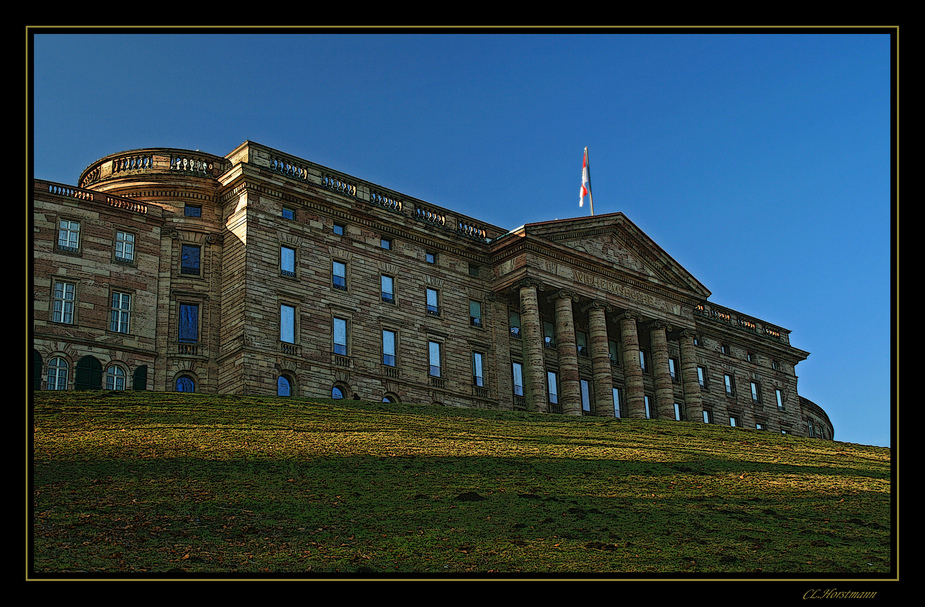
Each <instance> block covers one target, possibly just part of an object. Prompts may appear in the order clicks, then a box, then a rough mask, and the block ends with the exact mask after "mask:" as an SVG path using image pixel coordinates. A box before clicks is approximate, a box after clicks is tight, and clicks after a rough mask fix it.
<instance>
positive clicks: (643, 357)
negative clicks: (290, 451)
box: [30, 141, 834, 439]
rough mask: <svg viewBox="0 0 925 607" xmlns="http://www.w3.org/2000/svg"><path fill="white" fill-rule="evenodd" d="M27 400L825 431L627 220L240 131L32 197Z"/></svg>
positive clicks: (788, 348)
mask: <svg viewBox="0 0 925 607" xmlns="http://www.w3.org/2000/svg"><path fill="white" fill-rule="evenodd" d="M30 202H31V204H32V211H33V214H32V218H33V222H32V223H33V225H32V243H31V244H32V249H33V272H32V295H33V302H32V303H33V305H32V310H31V313H32V344H33V351H32V356H33V361H32V365H33V372H32V377H33V380H32V382H33V383H32V388H33V389H34V390H60V389H135V390H158V391H174V390H176V391H197V392H207V393H219V394H241V395H280V396H289V397H294V398H318V397H323V398H331V397H334V398H349V399H363V400H377V401H379V400H385V401H395V402H409V403H421V404H440V405H444V406H452V407H477V408H485V409H506V410H514V409H522V410H527V411H535V412H539V413H548V414H562V415H596V416H611V417H612V416H618V417H627V418H659V419H672V420H682V421H688V422H697V423H703V422H705V423H713V424H723V425H733V426H740V427H744V428H752V429H755V428H757V429H765V430H768V431H771V432H781V433H788V434H794V435H798V436H815V437H821V438H826V439H831V438H833V436H834V429H833V427H832V424H831V422H830V421H829V418H828V416H827V415H826V413H825V411H823V409H822V408H820V407H819V406H818V405H816V404H814V403H813V402H811V401H809V400H807V399H805V398H803V397H802V396H800V395H799V394H798V392H797V376H796V373H795V368H796V365H797V364H798V363H799V362H800V361H802V360H804V359H805V358H806V357H807V356H808V353H807V352H805V351H803V350H800V349H798V348H795V347H794V346H792V345H791V344H790V335H789V331H787V330H786V329H784V328H781V327H779V326H776V325H773V324H770V323H768V322H766V321H764V320H760V319H757V318H754V317H751V316H748V315H746V314H742V313H740V312H737V311H735V310H731V309H729V308H725V307H722V306H720V305H716V304H714V303H712V302H710V301H709V298H710V291H709V290H708V289H707V288H706V287H705V286H704V285H702V284H701V283H700V282H699V281H698V280H697V279H696V278H695V277H694V276H692V275H691V274H690V273H688V272H687V271H686V270H685V269H684V268H683V267H681V266H680V265H679V264H678V263H677V262H676V261H675V260H674V259H672V258H671V257H670V256H669V255H668V254H667V253H666V252H665V251H664V250H663V249H662V248H661V247H660V246H659V245H658V244H656V243H655V242H653V241H652V240H651V239H650V238H649V237H648V236H646V234H644V233H643V232H642V231H641V230H640V229H639V228H638V227H637V226H636V225H634V224H633V222H632V221H631V220H630V219H629V218H628V217H626V216H625V215H623V214H622V213H611V214H605V215H592V216H587V217H578V218H574V219H562V220H555V221H545V222H538V223H530V224H526V225H523V226H521V227H519V228H517V229H514V230H508V229H504V228H499V227H497V226H493V225H489V224H486V223H484V222H482V221H479V220H478V219H476V218H473V217H468V216H465V215H462V214H460V213H457V212H455V211H452V210H449V209H445V208H441V207H439V206H436V205H433V204H430V203H427V202H425V201H422V200H417V199H415V198H412V197H410V196H406V195H403V194H401V193H399V192H395V191H392V190H389V189H387V188H385V187H382V186H379V185H375V184H373V183H369V182H366V181H363V180H361V179H358V178H355V177H352V176H350V175H346V174H343V173H340V172H338V171H336V170H333V169H329V168H327V167H323V166H320V165H318V164H315V163H312V162H309V161H307V160H302V159H300V158H297V157H294V156H291V155H288V154H285V153H283V152H280V151H277V150H274V149H271V148H268V147H266V146H262V145H259V144H256V143H253V142H249V141H248V142H245V143H243V144H242V145H240V146H239V147H238V148H237V149H235V150H233V151H232V152H231V153H229V154H228V155H226V156H224V157H222V156H214V155H211V154H206V153H201V152H193V151H189V150H176V149H142V150H133V151H129V152H123V153H119V154H113V155H111V156H107V157H106V158H103V159H101V160H98V161H97V162H95V163H93V164H92V165H90V166H89V167H88V168H87V169H86V170H84V172H83V174H81V175H80V178H79V180H78V182H77V185H76V186H73V185H64V184H58V183H51V182H48V181H42V180H38V179H36V180H34V182H33V189H32V200H31V201H30Z"/></svg>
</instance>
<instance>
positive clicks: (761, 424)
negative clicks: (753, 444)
mask: <svg viewBox="0 0 925 607" xmlns="http://www.w3.org/2000/svg"><path fill="white" fill-rule="evenodd" d="M766 429H767V426H765V424H764V422H757V423H756V424H755V430H766Z"/></svg>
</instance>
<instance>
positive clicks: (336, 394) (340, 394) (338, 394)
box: [331, 386, 344, 399]
mask: <svg viewBox="0 0 925 607" xmlns="http://www.w3.org/2000/svg"><path fill="white" fill-rule="evenodd" d="M331 398H336V399H341V398H344V390H343V388H341V387H340V386H334V388H333V389H332V390H331Z"/></svg>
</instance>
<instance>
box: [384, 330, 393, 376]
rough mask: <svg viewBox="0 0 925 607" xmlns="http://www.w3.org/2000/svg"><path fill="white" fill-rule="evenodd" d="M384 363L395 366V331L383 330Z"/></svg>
mask: <svg viewBox="0 0 925 607" xmlns="http://www.w3.org/2000/svg"><path fill="white" fill-rule="evenodd" d="M382 364H383V365H386V366H387V367H394V366H395V331H389V330H387V329H383V330H382Z"/></svg>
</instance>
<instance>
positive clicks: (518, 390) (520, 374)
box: [511, 362, 524, 396]
mask: <svg viewBox="0 0 925 607" xmlns="http://www.w3.org/2000/svg"><path fill="white" fill-rule="evenodd" d="M511 375H512V376H513V378H514V395H515V396H523V395H524V368H523V365H522V364H520V363H519V362H512V363H511Z"/></svg>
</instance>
